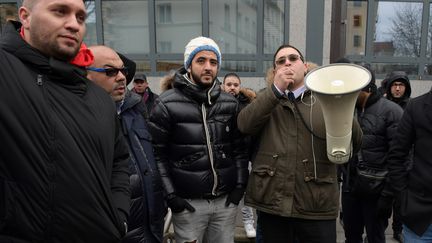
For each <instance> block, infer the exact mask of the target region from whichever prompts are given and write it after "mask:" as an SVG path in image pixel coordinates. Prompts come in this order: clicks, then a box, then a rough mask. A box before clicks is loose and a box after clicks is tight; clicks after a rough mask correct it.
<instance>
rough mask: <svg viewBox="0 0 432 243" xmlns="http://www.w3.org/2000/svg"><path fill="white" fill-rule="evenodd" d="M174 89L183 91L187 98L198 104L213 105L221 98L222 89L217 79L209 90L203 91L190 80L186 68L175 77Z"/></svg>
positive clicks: (181, 69) (180, 70)
mask: <svg viewBox="0 0 432 243" xmlns="http://www.w3.org/2000/svg"><path fill="white" fill-rule="evenodd" d="M174 88H177V89H179V90H181V92H183V93H184V94H185V95H186V96H187V97H189V98H191V99H193V100H195V101H196V102H198V103H200V104H201V103H205V104H207V105H212V104H213V103H214V102H215V101H216V99H217V98H218V97H219V95H220V92H221V88H220V85H219V81H218V80H217V79H215V80H214V81H213V85H212V86H211V87H210V88H209V89H203V88H201V87H200V86H198V85H196V84H194V83H193V82H192V81H191V80H189V78H188V76H187V71H186V69H185V68H184V67H182V68H180V69H179V70H178V71H177V72H176V74H175V77H174Z"/></svg>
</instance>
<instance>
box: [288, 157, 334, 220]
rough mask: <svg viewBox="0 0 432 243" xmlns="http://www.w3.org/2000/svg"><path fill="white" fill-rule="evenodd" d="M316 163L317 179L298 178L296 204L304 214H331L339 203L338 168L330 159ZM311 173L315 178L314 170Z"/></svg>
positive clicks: (295, 194)
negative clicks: (300, 179)
mask: <svg viewBox="0 0 432 243" xmlns="http://www.w3.org/2000/svg"><path fill="white" fill-rule="evenodd" d="M316 165H317V178H316V179H310V180H305V179H304V178H303V180H302V181H299V180H296V189H295V193H294V205H295V208H296V209H297V211H298V212H300V213H302V214H311V213H312V214H316V213H318V214H320V213H321V214H325V215H327V214H331V213H332V212H336V211H337V209H338V205H339V189H338V184H337V180H336V168H335V166H334V165H333V164H331V163H330V162H328V161H317V163H316ZM309 174H310V175H312V177H311V178H313V172H310V173H309Z"/></svg>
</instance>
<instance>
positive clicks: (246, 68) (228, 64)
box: [221, 61, 256, 72]
mask: <svg viewBox="0 0 432 243" xmlns="http://www.w3.org/2000/svg"><path fill="white" fill-rule="evenodd" d="M221 70H222V71H224V72H256V61H222V68H221Z"/></svg>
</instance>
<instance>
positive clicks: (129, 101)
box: [121, 90, 142, 113]
mask: <svg viewBox="0 0 432 243" xmlns="http://www.w3.org/2000/svg"><path fill="white" fill-rule="evenodd" d="M141 99H142V97H141V96H140V95H139V94H137V93H135V92H133V91H129V90H126V94H125V98H124V99H123V105H122V107H121V113H123V112H124V111H125V110H128V109H131V108H132V107H134V106H135V105H136V104H139V103H140V102H141Z"/></svg>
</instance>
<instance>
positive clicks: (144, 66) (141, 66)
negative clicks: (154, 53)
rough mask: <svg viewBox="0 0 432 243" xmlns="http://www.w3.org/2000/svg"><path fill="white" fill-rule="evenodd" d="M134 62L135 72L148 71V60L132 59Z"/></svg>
mask: <svg viewBox="0 0 432 243" xmlns="http://www.w3.org/2000/svg"><path fill="white" fill-rule="evenodd" d="M134 61H135V63H136V71H135V73H149V72H150V71H151V70H150V62H149V61H144V60H134Z"/></svg>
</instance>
